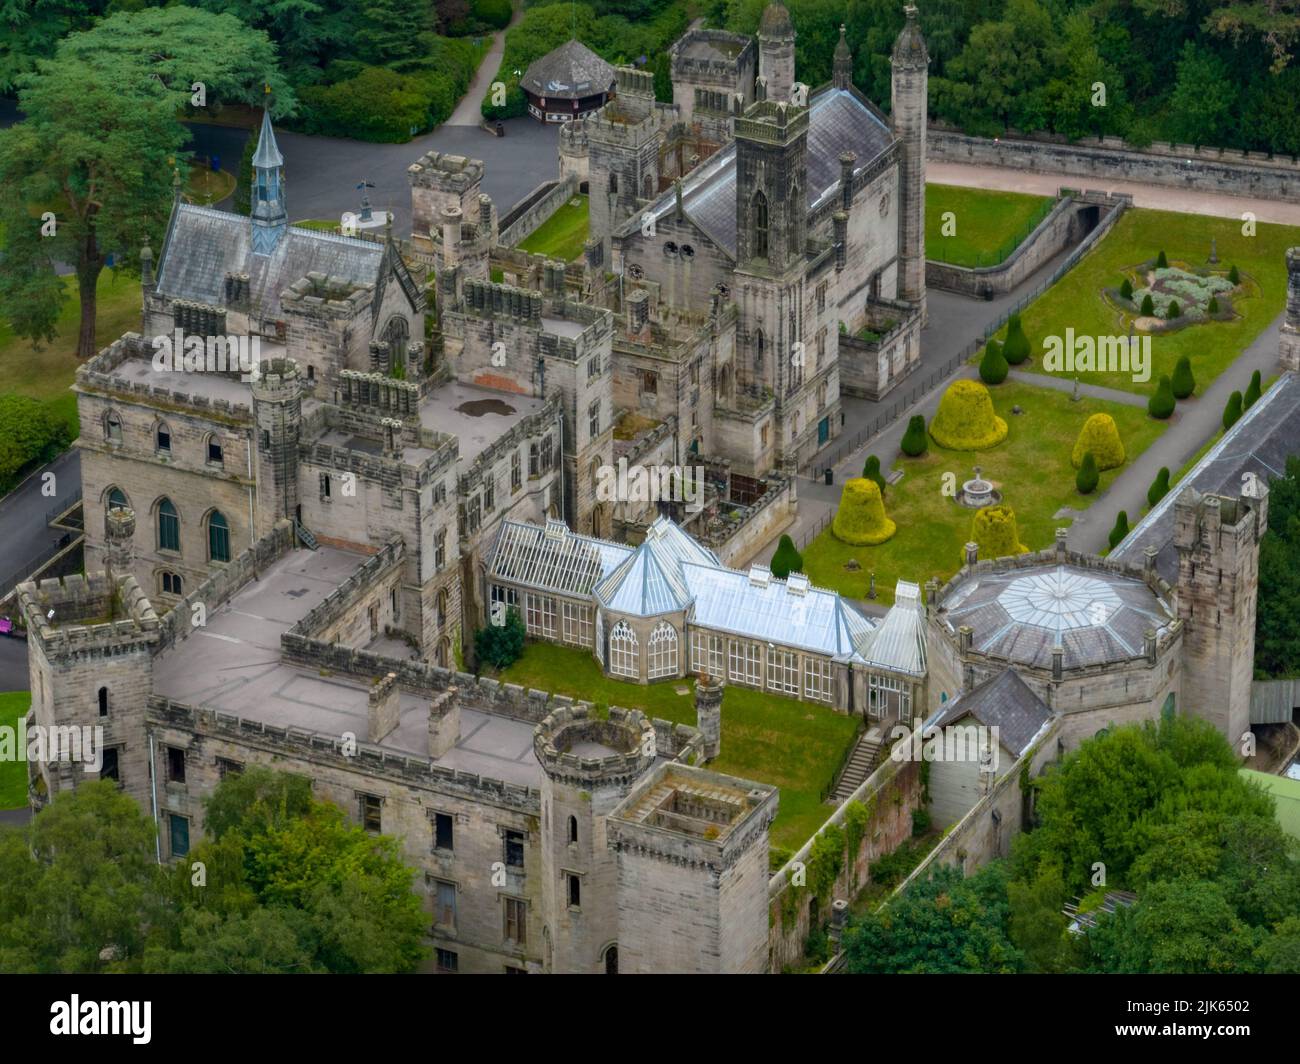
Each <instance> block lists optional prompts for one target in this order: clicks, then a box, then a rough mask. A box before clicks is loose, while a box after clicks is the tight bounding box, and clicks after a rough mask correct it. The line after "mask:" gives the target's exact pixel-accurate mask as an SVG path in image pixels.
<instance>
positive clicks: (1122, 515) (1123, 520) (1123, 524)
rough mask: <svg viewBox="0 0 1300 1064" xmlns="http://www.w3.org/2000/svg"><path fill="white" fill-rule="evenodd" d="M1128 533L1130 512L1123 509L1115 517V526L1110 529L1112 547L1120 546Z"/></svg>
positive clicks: (1112, 548)
mask: <svg viewBox="0 0 1300 1064" xmlns="http://www.w3.org/2000/svg"><path fill="white" fill-rule="evenodd" d="M1127 535H1128V513H1127V512H1126V511H1124V510H1121V511H1120V512H1119V513H1118V514H1117V515H1116V517H1115V527H1114V528H1112V529H1111V530H1110V549H1111V550H1114V549H1115V548H1116V547H1118V546H1119V544H1120V540H1122V539H1123V538H1124V537H1125V536H1127Z"/></svg>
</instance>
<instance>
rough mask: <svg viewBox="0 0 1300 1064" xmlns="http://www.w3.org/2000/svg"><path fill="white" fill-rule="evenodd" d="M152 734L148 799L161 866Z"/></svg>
mask: <svg viewBox="0 0 1300 1064" xmlns="http://www.w3.org/2000/svg"><path fill="white" fill-rule="evenodd" d="M153 749H154V743H153V732H150V733H149V798H150V801H151V803H152V805H153V846H154V855H155V856H156V857H157V858H158V863H159V864H160V865H161V864H162V835H161V834H160V833H159V831H158V771H157V768H156V767H155V764H154V753H153Z"/></svg>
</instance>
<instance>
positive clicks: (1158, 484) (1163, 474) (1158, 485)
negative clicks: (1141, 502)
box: [1147, 466, 1169, 506]
mask: <svg viewBox="0 0 1300 1064" xmlns="http://www.w3.org/2000/svg"><path fill="white" fill-rule="evenodd" d="M1168 494H1169V468H1168V467H1167V466H1161V467H1160V472H1159V473H1157V474H1156V479H1155V480H1153V481H1152V482H1151V487H1149V488H1147V505H1148V506H1154V505H1155V504H1156V503H1158V502H1159V501H1160V500H1161V499H1163V498H1164V497H1165V496H1166V495H1168Z"/></svg>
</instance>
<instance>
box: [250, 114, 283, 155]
mask: <svg viewBox="0 0 1300 1064" xmlns="http://www.w3.org/2000/svg"><path fill="white" fill-rule="evenodd" d="M283 165H284V156H283V155H281V154H280V146H279V145H278V144H276V142H275V130H274V129H272V128H271V113H270V112H269V111H263V112H262V132H261V133H260V134H259V135H258V138H257V151H255V152H254V153H253V166H255V167H272V168H273V167H277V166H283Z"/></svg>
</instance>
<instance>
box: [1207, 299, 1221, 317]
mask: <svg viewBox="0 0 1300 1064" xmlns="http://www.w3.org/2000/svg"><path fill="white" fill-rule="evenodd" d="M1205 313H1206V314H1210V315H1214V314H1217V313H1219V297H1218V296H1210V301H1209V303H1207V304H1206V305H1205Z"/></svg>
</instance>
